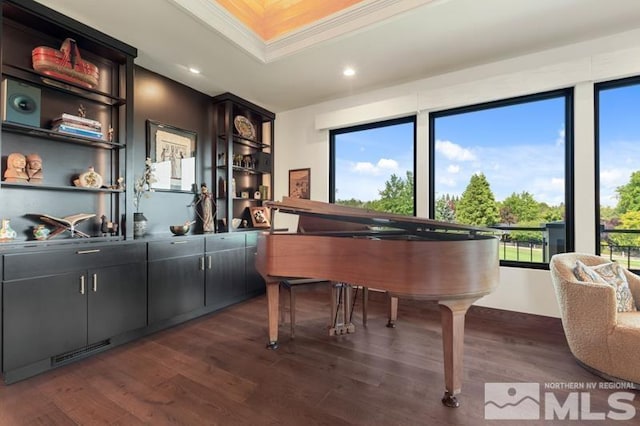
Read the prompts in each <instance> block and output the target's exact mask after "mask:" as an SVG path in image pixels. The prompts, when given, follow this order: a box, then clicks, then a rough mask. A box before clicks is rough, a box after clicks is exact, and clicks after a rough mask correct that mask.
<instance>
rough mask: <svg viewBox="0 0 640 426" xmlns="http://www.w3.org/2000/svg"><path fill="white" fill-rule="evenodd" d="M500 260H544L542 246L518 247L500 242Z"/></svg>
mask: <svg viewBox="0 0 640 426" xmlns="http://www.w3.org/2000/svg"><path fill="white" fill-rule="evenodd" d="M500 260H516V261H520V262H544V260H543V259H542V248H535V247H534V248H532V249H530V248H529V247H522V246H521V247H518V248H516V246H514V245H508V244H507V245H503V244H500Z"/></svg>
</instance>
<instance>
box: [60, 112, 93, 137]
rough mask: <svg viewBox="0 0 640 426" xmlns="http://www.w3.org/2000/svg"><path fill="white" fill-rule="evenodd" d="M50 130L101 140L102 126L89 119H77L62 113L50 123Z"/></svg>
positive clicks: (74, 116) (77, 117)
mask: <svg viewBox="0 0 640 426" xmlns="http://www.w3.org/2000/svg"><path fill="white" fill-rule="evenodd" d="M51 124H52V127H51V128H52V129H53V130H55V131H56V132H60V133H67V134H70V135H76V136H86V137H89V138H97V139H102V138H103V136H104V135H103V133H102V124H101V123H100V122H99V121H96V120H92V119H90V118H85V117H79V116H77V115H71V114H67V113H63V114H62V115H61V116H60V117H58V118H55V119H54V120H52V121H51Z"/></svg>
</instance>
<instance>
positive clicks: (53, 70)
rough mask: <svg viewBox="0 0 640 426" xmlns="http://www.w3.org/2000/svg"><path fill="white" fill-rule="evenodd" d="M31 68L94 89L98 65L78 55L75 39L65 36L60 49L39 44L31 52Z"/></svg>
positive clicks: (97, 77)
mask: <svg viewBox="0 0 640 426" xmlns="http://www.w3.org/2000/svg"><path fill="white" fill-rule="evenodd" d="M31 59H32V60H33V69H34V70H36V71H38V72H41V73H43V74H46V75H50V76H51V77H55V78H58V79H60V80H64V81H69V82H71V83H75V84H78V85H80V86H83V87H86V88H89V89H95V88H96V87H97V86H98V79H99V71H98V67H97V66H95V65H94V64H92V63H91V62H88V61H85V60H84V59H82V58H81V57H80V50H79V49H78V45H77V44H76V41H75V40H74V39H72V38H67V39H65V40H64V41H63V42H62V46H60V49H59V50H57V49H54V48H52V47H46V46H39V47H36V48H35V49H33V51H32V52H31Z"/></svg>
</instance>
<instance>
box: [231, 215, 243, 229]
mask: <svg viewBox="0 0 640 426" xmlns="http://www.w3.org/2000/svg"><path fill="white" fill-rule="evenodd" d="M241 223H242V219H238V218H237V217H234V218H233V219H231V227H232V228H233V229H238V226H240V224H241Z"/></svg>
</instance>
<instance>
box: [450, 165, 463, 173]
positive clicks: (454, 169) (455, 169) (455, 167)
mask: <svg viewBox="0 0 640 426" xmlns="http://www.w3.org/2000/svg"><path fill="white" fill-rule="evenodd" d="M447 171H448V172H449V173H451V174H456V173H458V172H460V166H458V165H456V164H450V165H449V167H447Z"/></svg>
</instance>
